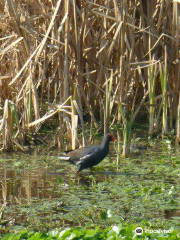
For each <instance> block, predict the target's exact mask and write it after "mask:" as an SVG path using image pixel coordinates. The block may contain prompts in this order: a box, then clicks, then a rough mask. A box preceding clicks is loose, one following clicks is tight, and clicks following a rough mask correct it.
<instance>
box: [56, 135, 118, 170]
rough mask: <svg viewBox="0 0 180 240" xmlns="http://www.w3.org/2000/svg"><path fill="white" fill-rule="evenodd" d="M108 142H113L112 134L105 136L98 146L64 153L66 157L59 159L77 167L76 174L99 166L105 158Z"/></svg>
mask: <svg viewBox="0 0 180 240" xmlns="http://www.w3.org/2000/svg"><path fill="white" fill-rule="evenodd" d="M110 141H115V138H114V136H113V134H112V133H108V134H106V136H105V137H104V139H103V141H102V143H101V144H100V145H95V146H89V147H83V148H79V149H76V150H73V151H66V152H65V153H66V155H65V156H62V157H59V158H60V159H66V160H69V162H70V163H72V164H75V165H76V166H77V167H78V170H77V171H76V172H80V171H82V170H83V169H86V168H92V167H93V166H95V165H97V164H99V163H100V162H101V161H102V160H103V159H104V158H105V157H106V156H107V154H108V152H109V143H110Z"/></svg>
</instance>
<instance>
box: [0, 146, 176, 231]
mask: <svg viewBox="0 0 180 240" xmlns="http://www.w3.org/2000/svg"><path fill="white" fill-rule="evenodd" d="M57 156H58V152H57V151H53V152H47V150H46V149H42V150H37V151H34V152H32V153H31V154H24V153H21V154H20V153H12V154H5V153H3V154H1V156H0V199H1V203H2V204H3V203H4V205H3V206H5V207H4V209H3V212H2V218H3V219H4V220H12V219H13V222H14V224H16V225H18V224H19V225H22V226H30V227H32V228H37V229H38V228H39V227H42V226H47V227H48V228H52V227H53V228H54V227H56V226H57V227H58V226H62V227H63V226H76V225H79V224H81V225H85V224H86V223H91V224H94V225H96V224H97V223H98V224H99V223H101V224H102V226H106V225H107V224H109V223H113V224H114V223H119V222H121V221H123V219H126V220H127V221H129V222H131V221H132V222H139V221H140V220H146V221H152V222H154V224H163V225H164V224H166V222H167V221H168V223H167V224H168V226H176V225H177V224H178V221H179V193H180V186H179V176H180V173H179V170H178V168H179V166H180V158H179V150H178V149H176V151H174V149H169V147H166V145H164V143H163V144H161V143H159V145H158V146H155V147H154V148H153V147H151V148H149V149H148V148H147V149H146V151H143V153H142V152H139V153H138V152H136V153H133V154H132V156H131V158H128V159H123V158H121V159H120V165H119V166H117V163H116V153H115V151H114V150H113V149H111V152H110V154H109V157H107V158H106V159H105V160H104V161H103V162H102V163H101V164H99V165H98V166H96V167H94V170H93V172H92V173H91V172H90V171H89V170H84V171H82V172H81V173H79V174H76V173H75V171H76V167H75V166H73V165H69V163H68V162H66V161H59V160H58V159H57ZM1 209H2V207H1ZM107 211H111V212H112V214H111V217H107V218H106V220H104V219H102V215H103V214H104V213H105V212H107ZM103 216H104V215H103Z"/></svg>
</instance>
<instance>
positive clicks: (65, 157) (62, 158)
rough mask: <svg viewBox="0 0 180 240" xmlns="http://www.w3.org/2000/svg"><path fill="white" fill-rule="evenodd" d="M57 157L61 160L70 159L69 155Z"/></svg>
mask: <svg viewBox="0 0 180 240" xmlns="http://www.w3.org/2000/svg"><path fill="white" fill-rule="evenodd" d="M58 158H59V159H61V160H69V159H70V157H67V156H59V157H58Z"/></svg>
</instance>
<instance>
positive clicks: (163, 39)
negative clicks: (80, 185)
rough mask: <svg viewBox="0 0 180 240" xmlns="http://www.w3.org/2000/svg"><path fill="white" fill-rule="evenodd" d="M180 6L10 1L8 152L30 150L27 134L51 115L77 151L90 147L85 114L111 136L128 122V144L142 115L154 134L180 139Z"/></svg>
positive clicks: (6, 35) (5, 10) (0, 106)
mask: <svg viewBox="0 0 180 240" xmlns="http://www.w3.org/2000/svg"><path fill="white" fill-rule="evenodd" d="M178 4H179V3H178V1H162V0H153V1H148V0H145V1H142V0H133V1H129V0H124V1H117V0H101V1H96V0H93V1H80V0H66V1H64V0H58V1H55V0H48V1H36V0H6V1H5V0H2V1H1V3H0V13H1V14H0V58H1V64H0V116H1V120H0V121H1V126H0V129H1V135H0V138H1V147H2V149H6V150H10V149H12V148H13V147H14V146H15V145H16V146H17V147H18V148H20V149H21V150H23V149H24V145H25V144H26V142H27V136H28V135H30V134H31V133H34V132H36V133H38V132H40V131H41V127H42V125H44V124H46V123H48V122H49V121H50V120H51V118H56V119H57V120H58V121H59V124H58V126H57V127H59V128H58V131H57V133H58V140H57V141H58V145H59V146H62V145H63V141H62V139H63V138H64V137H65V136H66V137H67V138H69V141H70V143H71V147H72V148H76V147H77V146H78V145H81V146H84V145H86V142H87V139H86V136H85V127H86V122H85V120H84V118H83V116H84V115H89V117H90V119H89V121H88V122H89V123H91V124H90V125H91V126H92V127H93V128H95V129H97V130H98V129H99V128H101V129H102V130H103V131H104V132H105V133H106V132H108V131H109V128H111V127H112V125H116V124H122V125H123V129H124V130H123V133H124V149H126V148H129V146H130V139H131V127H132V125H133V123H134V121H136V120H140V119H141V117H142V115H143V116H146V118H147V119H149V135H150V136H153V135H154V133H156V132H158V131H159V130H162V135H163V136H166V135H167V134H168V131H171V130H172V129H174V130H175V132H176V139H177V140H178V141H179V140H180V130H179V129H180V120H179V119H180V94H179V90H180V86H179V23H178V21H179V5H178ZM12 106H14V107H13V109H15V110H12ZM13 111H15V112H16V114H15V115H14V113H13ZM14 116H16V117H14ZM102 118H103V119H102ZM100 125H101V126H100ZM157 125H158V127H157ZM79 128H80V129H81V133H82V134H81V136H82V138H79V137H78V136H79V134H78V129H79ZM67 132H68V134H67ZM124 151H125V152H126V153H125V155H128V153H129V150H124Z"/></svg>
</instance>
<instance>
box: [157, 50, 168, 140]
mask: <svg viewBox="0 0 180 240" xmlns="http://www.w3.org/2000/svg"><path fill="white" fill-rule="evenodd" d="M159 70H160V80H161V89H162V105H163V108H162V109H163V115H162V137H164V136H165V135H166V134H167V132H168V123H167V82H168V76H167V49H166V48H165V63H164V69H163V66H162V64H159Z"/></svg>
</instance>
